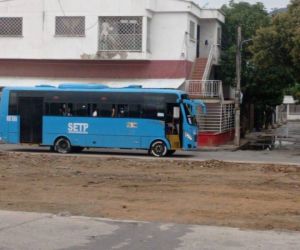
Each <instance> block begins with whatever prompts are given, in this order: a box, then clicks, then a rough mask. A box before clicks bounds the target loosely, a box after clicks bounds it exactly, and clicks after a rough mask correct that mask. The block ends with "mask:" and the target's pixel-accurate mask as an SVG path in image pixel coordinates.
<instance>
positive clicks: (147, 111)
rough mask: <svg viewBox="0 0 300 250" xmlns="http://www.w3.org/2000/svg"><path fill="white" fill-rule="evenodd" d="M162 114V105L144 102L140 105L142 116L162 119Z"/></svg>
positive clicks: (163, 109)
mask: <svg viewBox="0 0 300 250" xmlns="http://www.w3.org/2000/svg"><path fill="white" fill-rule="evenodd" d="M164 114H165V106H164V105H155V104H144V105H143V107H142V117H143V118H148V119H158V120H164V116H165V115H164Z"/></svg>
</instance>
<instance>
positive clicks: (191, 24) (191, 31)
mask: <svg viewBox="0 0 300 250" xmlns="http://www.w3.org/2000/svg"><path fill="white" fill-rule="evenodd" d="M195 29H196V24H195V23H194V22H193V21H190V39H191V40H195V39H196V33H195Z"/></svg>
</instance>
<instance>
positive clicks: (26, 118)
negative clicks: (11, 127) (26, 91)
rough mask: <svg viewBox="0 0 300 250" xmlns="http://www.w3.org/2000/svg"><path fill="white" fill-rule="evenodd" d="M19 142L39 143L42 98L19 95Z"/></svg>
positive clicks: (41, 122)
mask: <svg viewBox="0 0 300 250" xmlns="http://www.w3.org/2000/svg"><path fill="white" fill-rule="evenodd" d="M19 115H20V142H21V143H41V142H42V127H43V98H40V97H20V98H19Z"/></svg>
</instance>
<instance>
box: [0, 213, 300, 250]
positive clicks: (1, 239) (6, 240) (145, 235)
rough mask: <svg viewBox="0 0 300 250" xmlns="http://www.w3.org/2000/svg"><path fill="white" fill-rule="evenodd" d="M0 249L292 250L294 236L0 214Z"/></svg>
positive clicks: (296, 242) (297, 241) (297, 238)
mask: <svg viewBox="0 0 300 250" xmlns="http://www.w3.org/2000/svg"><path fill="white" fill-rule="evenodd" d="M0 249H1V250H8V249H9V250H11V249H22V250H36V249H42V250H50V249H51V250H58V249H65V250H82V249H88V250H94V249H95V250H96V249H97V250H102V249H103V250H109V249H123V250H143V249H151V250H160V249H163V250H168V249H170V250H171V249H172V250H173V249H177V250H187V249H189V250H194V249H195V250H201V249H203V250H206V249H207V250H218V249H220V250H225V249H226V250H227V249H228V250H229V249H230V250H234V249H239V250H240V249H247V250H249V249H253V250H254V249H255V250H257V249H266V250H269V249H272V250H282V249H289V250H296V249H297V250H298V249H300V233H299V232H275V231H248V230H247V231H244V230H239V229H235V228H225V227H224V228H222V227H212V226H195V225H176V224H160V223H147V222H135V221H112V220H105V219H100V218H87V217H68V216H56V215H51V214H37V213H23V212H9V211H0Z"/></svg>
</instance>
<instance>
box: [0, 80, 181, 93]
mask: <svg viewBox="0 0 300 250" xmlns="http://www.w3.org/2000/svg"><path fill="white" fill-rule="evenodd" d="M5 89H6V90H9V91H11V90H24V91H62V92H68V91H73V92H91V91H93V92H119V93H120V92H121V93H161V94H177V95H181V94H185V92H184V91H181V90H176V89H159V88H142V86H140V85H130V86H127V87H124V88H110V87H108V86H106V85H103V84H71V83H70V84H69V83H67V84H61V85H59V86H58V87H55V86H51V85H38V86H35V87H26V86H24V87H5V88H4V89H3V90H5Z"/></svg>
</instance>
